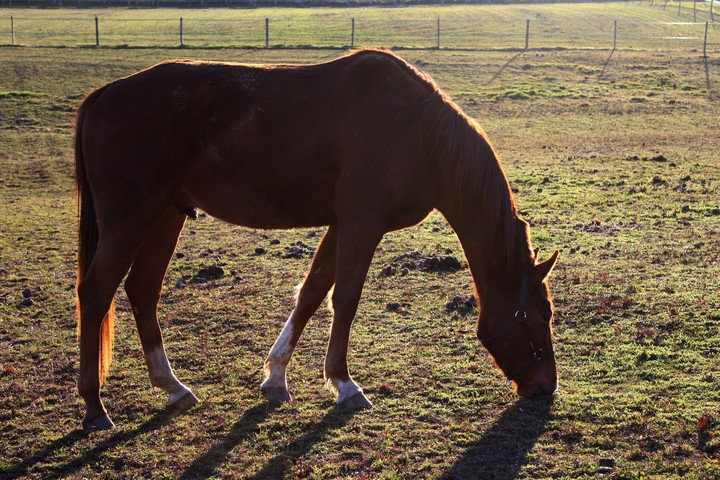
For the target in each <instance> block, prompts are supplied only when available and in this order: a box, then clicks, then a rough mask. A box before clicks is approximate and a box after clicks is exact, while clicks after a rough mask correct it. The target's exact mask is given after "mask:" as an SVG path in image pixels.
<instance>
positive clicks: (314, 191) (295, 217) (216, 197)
mask: <svg viewBox="0 0 720 480" xmlns="http://www.w3.org/2000/svg"><path fill="white" fill-rule="evenodd" d="M318 177H319V178H315V179H312V180H311V179H308V178H295V179H294V180H295V181H290V180H291V179H290V178H286V179H284V180H279V179H277V178H273V175H267V176H265V175H260V176H257V175H250V174H246V175H243V176H240V177H238V176H232V175H230V176H223V175H218V177H217V178H216V179H215V180H214V181H212V182H195V184H194V185H193V186H192V188H191V189H189V190H188V191H187V192H186V194H185V195H184V196H185V197H187V198H186V199H184V200H183V201H182V203H187V204H188V205H187V206H190V207H198V208H200V209H202V210H203V211H205V212H207V213H208V214H210V215H212V216H214V217H216V218H219V219H221V220H223V221H226V222H229V223H233V224H236V225H243V226H247V227H252V228H298V227H314V226H321V225H329V224H332V223H335V208H334V198H333V187H332V185H331V184H330V183H328V182H332V181H333V179H329V178H328V179H324V181H323V178H322V175H319V176H318Z"/></svg>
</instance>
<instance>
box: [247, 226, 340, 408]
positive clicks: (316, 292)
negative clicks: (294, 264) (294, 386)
mask: <svg viewBox="0 0 720 480" xmlns="http://www.w3.org/2000/svg"><path fill="white" fill-rule="evenodd" d="M334 281H335V227H332V226H331V227H330V228H329V229H328V231H327V232H326V233H325V236H323V238H322V240H321V241H320V245H319V246H318V249H317V251H316V252H315V256H314V257H313V261H312V265H311V266H310V271H309V272H308V274H307V277H305V281H304V282H303V285H302V287H301V288H300V291H299V292H298V298H297V303H296V305H295V309H293V311H292V313H291V314H290V318H288V320H287V322H286V323H285V327H284V328H283V330H282V332H281V333H280V336H278V338H277V340H276V341H275V344H274V345H273V346H272V349H271V350H270V354H269V355H268V357H267V360H266V361H265V373H266V375H267V377H266V379H265V381H264V382H263V383H262V386H261V389H262V392H263V396H264V397H265V398H266V399H267V400H269V401H271V402H284V401H288V400H290V398H291V397H290V393H289V392H288V389H287V380H286V378H285V371H286V369H287V365H288V362H290V357H292V354H293V350H294V349H295V345H297V342H298V340H299V339H300V335H301V334H302V331H303V329H304V328H305V325H306V324H307V322H308V320H309V319H310V317H311V316H312V315H313V314H314V313H315V311H316V310H317V309H318V307H319V306H320V304H321V303H322V301H323V300H324V299H325V296H326V295H327V292H328V290H330V287H332V284H333V282H334Z"/></svg>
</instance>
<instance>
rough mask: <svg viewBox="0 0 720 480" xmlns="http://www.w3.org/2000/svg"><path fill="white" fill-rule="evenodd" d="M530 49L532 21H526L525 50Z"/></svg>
mask: <svg viewBox="0 0 720 480" xmlns="http://www.w3.org/2000/svg"><path fill="white" fill-rule="evenodd" d="M529 47H530V19H529V18H528V19H527V20H525V50H527V49H528V48H529Z"/></svg>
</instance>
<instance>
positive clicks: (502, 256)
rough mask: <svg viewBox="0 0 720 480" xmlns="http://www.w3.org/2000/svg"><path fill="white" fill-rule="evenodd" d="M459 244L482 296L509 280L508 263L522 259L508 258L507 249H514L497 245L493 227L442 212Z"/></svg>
mask: <svg viewBox="0 0 720 480" xmlns="http://www.w3.org/2000/svg"><path fill="white" fill-rule="evenodd" d="M442 213H443V214H444V215H445V217H446V218H447V220H448V222H449V223H450V226H451V227H452V228H453V230H455V233H456V234H457V236H458V239H459V240H460V244H461V245H462V248H463V251H464V252H465V257H466V259H467V262H468V267H469V268H470V274H471V275H472V277H473V280H474V282H475V287H476V289H477V291H478V293H479V294H482V292H483V291H485V290H486V289H487V287H488V285H492V286H493V287H497V286H499V285H498V284H499V283H502V282H505V281H506V280H507V273H508V259H510V258H514V257H515V256H519V253H517V252H516V253H514V254H509V252H508V251H507V249H508V248H512V249H514V247H515V246H514V245H507V244H505V243H503V242H498V241H496V240H494V238H493V231H492V224H491V223H490V222H486V219H483V218H482V216H481V215H480V214H479V213H477V215H473V214H467V213H466V214H464V215H463V214H459V213H458V212H455V214H453V213H450V212H442Z"/></svg>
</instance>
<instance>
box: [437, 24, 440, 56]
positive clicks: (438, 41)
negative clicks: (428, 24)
mask: <svg viewBox="0 0 720 480" xmlns="http://www.w3.org/2000/svg"><path fill="white" fill-rule="evenodd" d="M437 48H438V50H439V49H440V18H438V19H437Z"/></svg>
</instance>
